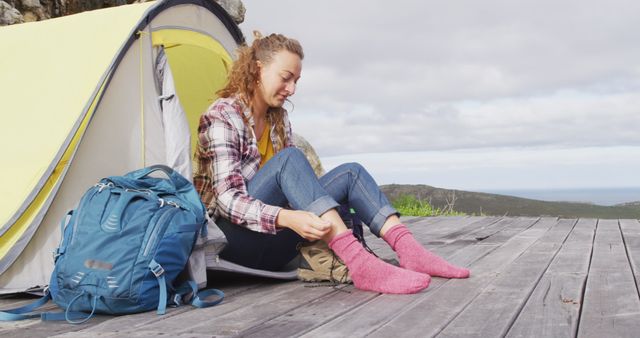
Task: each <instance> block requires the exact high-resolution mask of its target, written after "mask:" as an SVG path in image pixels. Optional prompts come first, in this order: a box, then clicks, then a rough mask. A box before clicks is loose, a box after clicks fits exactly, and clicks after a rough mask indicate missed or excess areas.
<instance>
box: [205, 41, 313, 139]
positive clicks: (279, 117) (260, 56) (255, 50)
mask: <svg viewBox="0 0 640 338" xmlns="http://www.w3.org/2000/svg"><path fill="white" fill-rule="evenodd" d="M253 35H254V40H253V43H252V44H251V46H248V45H246V44H244V45H242V46H240V47H239V48H238V50H237V53H238V59H237V60H236V61H235V62H234V63H233V66H232V67H231V72H230V73H229V81H228V82H227V85H226V86H225V87H224V88H222V89H220V90H219V91H218V92H217V94H218V96H219V97H231V96H235V97H237V98H238V99H239V100H240V101H241V102H242V104H244V106H245V107H248V108H249V109H252V108H253V107H252V105H253V104H252V102H253V100H252V99H253V97H254V95H256V89H257V86H258V81H259V80H260V69H259V67H258V61H260V63H262V64H263V65H266V64H269V63H270V62H271V61H272V59H273V56H274V55H275V54H276V53H278V52H280V51H282V50H286V51H288V52H290V53H293V54H296V55H298V56H299V57H300V60H302V59H303V58H304V53H303V51H302V46H301V45H300V42H298V40H295V39H291V38H288V37H286V36H284V35H282V34H270V35H268V36H266V37H262V34H260V32H258V31H254V32H253ZM242 118H243V119H244V118H245V117H244V116H243V117H242ZM247 122H248V121H246V120H245V123H247ZM267 122H268V123H269V124H273V125H275V131H276V135H277V137H278V139H279V140H280V144H286V143H287V140H286V132H285V130H284V108H282V107H279V108H274V107H270V108H269V109H268V110H267Z"/></svg>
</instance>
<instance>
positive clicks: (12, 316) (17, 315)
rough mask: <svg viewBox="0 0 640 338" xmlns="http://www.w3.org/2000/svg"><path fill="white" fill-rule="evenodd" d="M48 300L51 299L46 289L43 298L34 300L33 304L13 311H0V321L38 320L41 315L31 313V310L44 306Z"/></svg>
mask: <svg viewBox="0 0 640 338" xmlns="http://www.w3.org/2000/svg"><path fill="white" fill-rule="evenodd" d="M49 299H51V293H49V290H48V289H47V290H46V291H45V294H44V296H42V298H40V299H38V300H36V301H35V302H33V303H30V304H27V305H25V306H21V307H18V308H15V309H8V310H2V311H0V321H12V320H23V319H29V318H39V317H40V315H41V313H39V312H32V311H33V310H35V309H37V308H39V307H41V306H43V305H44V304H46V303H47V302H48V301H49Z"/></svg>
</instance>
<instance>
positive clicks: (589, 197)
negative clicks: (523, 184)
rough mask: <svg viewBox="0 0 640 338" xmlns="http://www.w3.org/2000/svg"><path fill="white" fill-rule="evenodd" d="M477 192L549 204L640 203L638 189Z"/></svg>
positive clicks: (639, 190)
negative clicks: (547, 202)
mask: <svg viewBox="0 0 640 338" xmlns="http://www.w3.org/2000/svg"><path fill="white" fill-rule="evenodd" d="M477 191H478V192H484V193H491V194H499V195H508V196H516V197H522V198H530V199H535V200H541V201H549V202H577V203H590V204H596V205H604V206H613V205H619V204H622V203H629V202H637V201H640V187H633V188H580V189H500V190H491V189H487V190H477Z"/></svg>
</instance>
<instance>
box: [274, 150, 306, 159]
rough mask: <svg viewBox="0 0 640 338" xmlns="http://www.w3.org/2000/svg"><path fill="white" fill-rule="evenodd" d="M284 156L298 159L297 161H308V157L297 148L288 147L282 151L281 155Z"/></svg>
mask: <svg viewBox="0 0 640 338" xmlns="http://www.w3.org/2000/svg"><path fill="white" fill-rule="evenodd" d="M280 153H281V154H282V155H281V156H283V157H285V158H297V159H304V160H306V159H307V157H306V156H305V155H304V153H303V152H302V150H300V149H298V148H296V147H287V148H284V149H282V150H281V151H280V152H279V154H280Z"/></svg>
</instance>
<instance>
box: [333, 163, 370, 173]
mask: <svg viewBox="0 0 640 338" xmlns="http://www.w3.org/2000/svg"><path fill="white" fill-rule="evenodd" d="M339 168H341V169H342V170H343V171H348V172H351V173H353V174H355V175H356V176H357V175H358V174H359V173H360V172H363V171H366V169H365V168H364V167H363V166H362V164H360V163H358V162H348V163H343V164H341V165H340V166H339Z"/></svg>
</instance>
